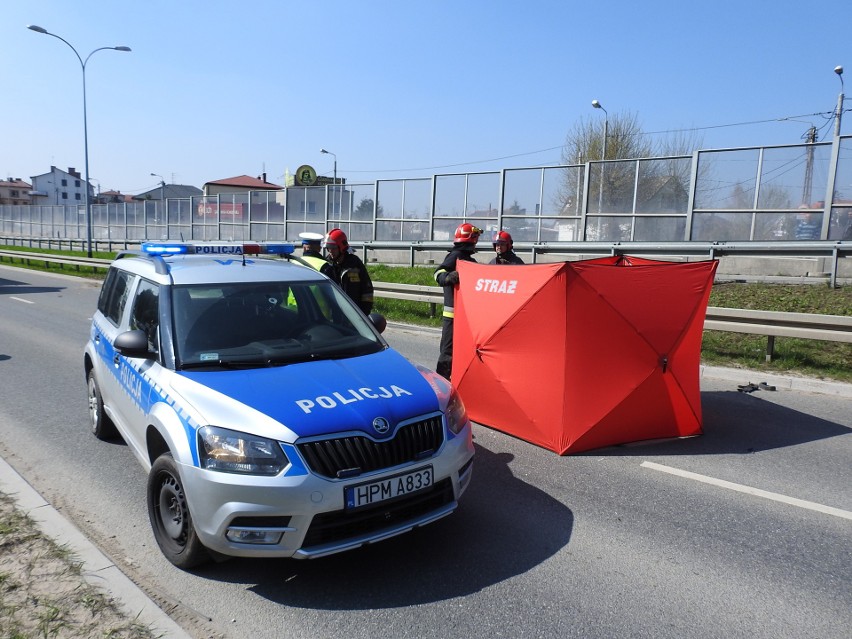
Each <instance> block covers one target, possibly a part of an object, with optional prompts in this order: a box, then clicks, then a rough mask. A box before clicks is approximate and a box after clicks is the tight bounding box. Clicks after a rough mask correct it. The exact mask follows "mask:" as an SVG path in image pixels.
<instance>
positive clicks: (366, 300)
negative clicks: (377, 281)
mask: <svg viewBox="0 0 852 639" xmlns="http://www.w3.org/2000/svg"><path fill="white" fill-rule="evenodd" d="M329 264H330V265H331V272H330V273H327V275H328V276H329V277H330V278H331V279H333V280H334V281H335V282H337V283H338V284H339V285H340V288H342V289H343V292H344V293H346V294H347V295H348V296H349V297H350V298H352V301H353V302H355V303H356V304H357V305H358V308H360V309H361V310H362V311H363V312H364V315H369V314H370V311H372V310H373V280H371V279H370V274H369V273H368V272H367V267H366V266H364V263H363V262H362V261H361V258H360V257H358V256H357V255H355V254H354V253H344V255H343V259H342V260H341V261H340V262H329Z"/></svg>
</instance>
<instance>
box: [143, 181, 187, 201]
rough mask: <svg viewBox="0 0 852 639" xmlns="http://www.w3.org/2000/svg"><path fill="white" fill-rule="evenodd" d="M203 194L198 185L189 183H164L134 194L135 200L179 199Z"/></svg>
mask: <svg viewBox="0 0 852 639" xmlns="http://www.w3.org/2000/svg"><path fill="white" fill-rule="evenodd" d="M201 194H202V191H201V189H199V188H198V187H197V186H190V185H188V184H162V185H161V186H158V187H156V188H153V189H150V190H149V191H145V192H144V193H139V194H138V195H134V196H133V200H172V199H175V200H178V199H189V198H191V197H198V196H199V195H201Z"/></svg>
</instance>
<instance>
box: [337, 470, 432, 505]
mask: <svg viewBox="0 0 852 639" xmlns="http://www.w3.org/2000/svg"><path fill="white" fill-rule="evenodd" d="M434 480H435V479H434V473H433V472H432V467H431V466H425V467H424V468H418V469H417V470H412V471H411V472H408V473H403V474H401V475H395V476H393V477H388V478H386V479H380V480H379V481H371V482H368V483H365V484H358V485H357V486H348V487H347V488H346V489H345V490H344V496H345V498H346V508H361V507H362V506H369V505H370V504H376V503H379V502H381V501H386V500H388V499H394V498H395V497H402V496H403V495H409V494H411V493H416V492H417V491H418V490H423V489H424V488H429V487H430V486H431V485H432V484H433V482H434Z"/></svg>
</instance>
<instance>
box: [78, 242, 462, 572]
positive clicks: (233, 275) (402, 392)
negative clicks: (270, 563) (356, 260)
mask: <svg viewBox="0 0 852 639" xmlns="http://www.w3.org/2000/svg"><path fill="white" fill-rule="evenodd" d="M292 252H293V245H292V244H279V245H274V244H204V243H201V244H183V243H181V244H170V243H147V244H143V245H142V250H141V251H128V252H124V253H121V254H119V255H118V256H117V258H116V259H115V261H114V262H113V263H112V265H111V267H110V269H109V272H108V274H107V277H106V279H105V281H104V284H103V287H102V289H101V292H100V296H99V299H98V307H97V311H96V313H95V314H94V317H93V321H92V328H91V335H90V339H89V341H88V343H87V345H86V348H85V354H84V360H85V374H86V379H87V384H88V397H89V409H90V415H91V428H92V432H93V433H94V435H95V436H96V437H98V438H100V439H109V438H112V437H116V436H121V437H122V438H123V439H124V441H125V442H127V444H128V446H129V447H130V449H131V450H132V451H133V453H134V454H135V456H136V457H137V458H138V460H139V461H140V462H141V463H142V465H143V466H144V467H145V469H146V470H147V471H148V482H147V484H148V485H147V501H148V513H149V518H150V521H151V526H152V529H153V532H154V537H155V538H156V541H157V544H158V545H159V547H160V549H161V550H162V552H163V554H164V555H165V556H166V557H167V558H168V559H169V561H171V562H172V563H173V564H174V565H176V566H178V567H180V568H190V567H193V566H196V565H199V564H201V563H203V562H205V561H207V560H209V559H210V558H211V557H219V556H240V557H295V558H312V557H321V556H324V555H329V554H332V553H336V552H340V551H344V550H349V549H352V548H357V547H359V546H362V545H364V544H369V543H372V542H375V541H379V540H382V539H387V538H389V537H392V536H395V535H398V534H401V533H404V532H407V531H409V530H412V529H413V528H417V527H419V526H422V525H424V524H428V523H430V522H433V521H436V520H437V519H440V518H441V517H444V516H446V515H448V514H450V513H452V512H453V511H454V510H455V508H456V507H457V504H458V500H459V497H460V496H461V494H462V492H464V490H465V488H466V486H467V484H468V483H469V481H470V478H471V472H472V463H473V443H472V437H471V425H470V421H469V420H468V417H467V414H466V412H465V409H464V405H463V403H462V402H461V400H460V399H459V397H458V395H457V394H456V392H455V390H454V389H453V387H452V386H451V385H450V384H449V383H448V382H447V381H446V380H445V379H444V378H442V377H440V376H438V375H437V374H435V373H434V372H432V371H429V370H427V369H425V368H422V367H418V366H415V365H413V364H412V363H410V362H409V361H407V360H406V359H405V358H403V357H402V356H401V355H400V354H399V353H397V352H396V351H394V350H393V349H392V348H390V347H389V346H388V344H387V343H386V342H385V340H384V339H383V338H382V337H381V335H380V332H381V330H383V329H384V319H383V318H382V317H381V316H380V315H375V316H371V317H370V318H367V317H365V316H364V315H363V314H362V313H361V311H360V310H359V309H358V307H357V306H355V304H353V303H352V302H351V301H350V300H349V298H348V297H347V296H346V295H345V294H344V293H343V292H342V291H341V290H340V289H339V288H338V287H337V286H336V285H335V284H334V283H332V282H331V281H330V280H328V279H327V278H326V277H325V276H323V275H321V274H320V273H318V272H317V271H315V270H313V269H312V268H310V267H307V266H303V265H299V264H296V263H293V262H294V261H295V260H297V259H298V258H295V257H294V256H292V255H291V254H292Z"/></svg>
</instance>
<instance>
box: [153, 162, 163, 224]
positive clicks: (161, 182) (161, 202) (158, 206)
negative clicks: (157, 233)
mask: <svg viewBox="0 0 852 639" xmlns="http://www.w3.org/2000/svg"><path fill="white" fill-rule="evenodd" d="M151 175H152V176H154V177H158V178H160V203H159V204H158V205H157V208H156V209H154V210H155V211H159V210H160V208H161V207H162V209H163V213H165V212H166V179H165V178H164V177H163V176H162V175H159V174H157V173H152V174H151ZM158 217H159V216H158V215H157V214H156V213H155V214H154V223H155V224H156V223H157V222H158V219H157V218H158Z"/></svg>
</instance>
